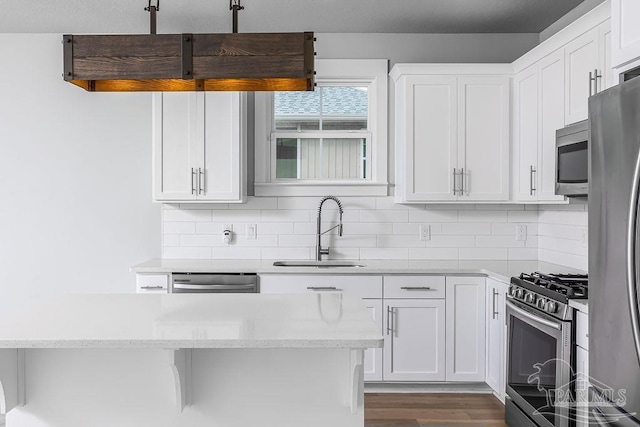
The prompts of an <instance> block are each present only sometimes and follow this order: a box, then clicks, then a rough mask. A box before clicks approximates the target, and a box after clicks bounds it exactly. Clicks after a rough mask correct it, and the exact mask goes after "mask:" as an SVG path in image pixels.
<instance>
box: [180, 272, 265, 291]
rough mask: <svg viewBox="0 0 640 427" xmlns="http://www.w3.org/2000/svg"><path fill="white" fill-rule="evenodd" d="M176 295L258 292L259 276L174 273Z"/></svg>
mask: <svg viewBox="0 0 640 427" xmlns="http://www.w3.org/2000/svg"><path fill="white" fill-rule="evenodd" d="M171 292H172V293H174V294H212V293H218V294H220V293H224V294H237V293H256V292H258V275H257V274H247V273H225V274H212V273H173V274H172V280H171Z"/></svg>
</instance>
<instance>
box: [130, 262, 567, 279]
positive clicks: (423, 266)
mask: <svg viewBox="0 0 640 427" xmlns="http://www.w3.org/2000/svg"><path fill="white" fill-rule="evenodd" d="M273 262H274V261H273V260H215V259H214V260H189V259H152V260H149V261H146V262H143V263H141V264H138V265H135V266H133V267H131V271H133V272H136V273H257V274H375V275H383V274H439V275H442V274H444V275H481V276H489V277H492V278H494V279H496V280H499V281H502V282H505V283H509V281H510V279H511V276H517V275H519V274H520V273H524V272H534V271H541V272H545V273H561V272H578V271H576V270H575V269H571V268H568V267H563V266H560V265H557V264H551V263H547V262H538V261H447V260H444V261H392V260H354V262H356V263H358V264H361V265H363V267H331V268H323V267H274V265H273Z"/></svg>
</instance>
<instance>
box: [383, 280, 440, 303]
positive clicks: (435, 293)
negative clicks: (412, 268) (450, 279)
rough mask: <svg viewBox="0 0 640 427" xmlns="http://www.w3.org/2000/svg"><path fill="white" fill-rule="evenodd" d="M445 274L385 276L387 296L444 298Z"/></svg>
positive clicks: (385, 292) (385, 294) (385, 293)
mask: <svg viewBox="0 0 640 427" xmlns="http://www.w3.org/2000/svg"><path fill="white" fill-rule="evenodd" d="M444 284H445V280H444V276H384V297H385V298H444V295H445V287H444Z"/></svg>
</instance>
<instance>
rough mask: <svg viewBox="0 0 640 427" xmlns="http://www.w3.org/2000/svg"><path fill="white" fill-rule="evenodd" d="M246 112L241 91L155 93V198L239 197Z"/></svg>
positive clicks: (233, 199)
mask: <svg viewBox="0 0 640 427" xmlns="http://www.w3.org/2000/svg"><path fill="white" fill-rule="evenodd" d="M246 116H247V115H246V94H241V93H238V92H206V93H205V92H191V93H171V92H167V93H155V94H154V95H153V197H154V200H157V201H167V202H168V201H174V202H179V201H188V202H243V201H244V200H245V196H246V194H245V192H246V186H247V183H246V166H245V156H246V138H247V135H246Z"/></svg>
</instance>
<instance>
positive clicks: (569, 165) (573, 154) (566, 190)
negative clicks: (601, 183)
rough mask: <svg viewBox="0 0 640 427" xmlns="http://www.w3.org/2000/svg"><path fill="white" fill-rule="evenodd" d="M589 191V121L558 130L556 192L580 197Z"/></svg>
mask: <svg viewBox="0 0 640 427" xmlns="http://www.w3.org/2000/svg"><path fill="white" fill-rule="evenodd" d="M588 193H589V122H588V121H587V120H584V121H582V122H578V123H574V124H572V125H569V126H566V127H564V128H562V129H558V130H557V131H556V194H559V195H563V196H569V197H572V196H573V197H578V196H587V194H588Z"/></svg>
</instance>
